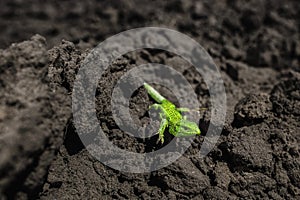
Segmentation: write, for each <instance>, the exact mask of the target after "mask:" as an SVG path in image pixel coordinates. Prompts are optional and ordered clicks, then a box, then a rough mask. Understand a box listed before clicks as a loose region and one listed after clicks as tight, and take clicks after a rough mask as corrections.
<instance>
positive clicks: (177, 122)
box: [144, 83, 201, 143]
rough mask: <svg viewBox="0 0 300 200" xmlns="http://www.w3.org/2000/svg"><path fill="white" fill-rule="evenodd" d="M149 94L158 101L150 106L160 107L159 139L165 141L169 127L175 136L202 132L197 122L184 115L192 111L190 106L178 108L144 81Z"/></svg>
mask: <svg viewBox="0 0 300 200" xmlns="http://www.w3.org/2000/svg"><path fill="white" fill-rule="evenodd" d="M144 87H145V88H146V90H147V92H148V94H149V95H150V96H151V97H152V98H153V99H154V100H155V101H156V102H157V103H155V104H153V105H151V106H150V108H154V109H156V110H158V109H160V113H159V115H160V118H161V123H160V127H159V130H158V134H159V139H158V141H160V142H161V143H164V131H165V129H166V128H167V127H169V132H170V133H171V134H172V135H174V136H175V137H184V136H190V135H199V134H200V133H201V131H200V129H199V127H198V125H197V124H196V123H195V122H192V121H188V120H187V119H186V116H182V112H189V111H191V110H190V109H188V108H176V106H175V105H174V104H173V103H171V102H170V101H168V100H167V99H166V98H165V97H163V96H161V95H160V94H159V93H158V92H157V91H156V90H155V89H154V88H153V87H151V86H150V85H149V84H147V83H144Z"/></svg>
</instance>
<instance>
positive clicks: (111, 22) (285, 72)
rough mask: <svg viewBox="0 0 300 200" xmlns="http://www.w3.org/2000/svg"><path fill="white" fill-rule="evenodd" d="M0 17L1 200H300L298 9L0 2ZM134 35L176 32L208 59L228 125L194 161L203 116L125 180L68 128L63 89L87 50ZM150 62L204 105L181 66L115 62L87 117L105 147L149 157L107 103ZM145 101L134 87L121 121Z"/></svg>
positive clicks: (202, 89) (127, 58) (234, 1)
mask: <svg viewBox="0 0 300 200" xmlns="http://www.w3.org/2000/svg"><path fill="white" fill-rule="evenodd" d="M0 16H1V18H0V19H1V20H0V27H1V28H0V35H1V40H0V48H1V49H0V91H1V92H0V100H1V101H0V199H112V198H113V199H140V198H141V199H158V198H160V199H260V198H264V199H300V159H299V156H300V150H299V143H300V123H299V122H300V67H299V62H300V40H299V39H300V35H299V29H300V21H299V19H300V4H299V2H298V1H296V0H295V1H292V0H289V1H277V0H274V1H272V0H265V1H263V0H256V1H254V0H251V1H246V0H245V1H243V0H241V1H239V0H227V1H225V0H220V1H219V0H210V1H208V0H205V1H193V0H187V1H186V0H171V1H139V0H129V1H114V0H113V1H97V0H86V1H50V0H49V1H34V0H28V1H25V0H11V1H5V0H3V1H0ZM144 26H158V27H166V28H171V29H175V30H178V31H180V32H182V33H184V34H187V35H189V36H191V37H192V38H194V39H195V40H196V41H197V42H199V43H200V44H201V45H202V46H203V47H204V48H205V49H206V50H207V51H208V53H209V54H210V55H211V57H212V58H213V60H214V62H215V63H216V64H217V66H218V67H219V70H220V72H221V75H222V78H223V80H224V84H225V89H226V94H227V116H226V123H225V126H224V129H223V131H222V134H221V137H220V138H219V140H218V143H217V144H216V146H215V148H214V149H213V151H212V152H210V154H209V155H208V156H206V157H205V159H200V158H199V156H198V154H197V153H198V152H199V149H200V147H201V143H202V141H203V139H204V137H205V131H207V128H208V125H209V122H210V115H209V111H206V112H204V115H203V117H202V118H201V120H200V121H199V126H200V128H201V130H202V132H203V134H202V135H200V136H199V137H197V138H196V139H195V141H194V142H193V144H192V146H191V147H190V148H189V149H188V150H187V152H186V153H185V154H184V155H183V156H182V157H181V158H180V159H178V160H177V161H176V162H174V163H173V164H171V165H169V166H167V167H165V168H163V169H160V170H158V171H155V172H151V173H144V174H130V173H122V172H119V171H116V170H114V169H111V168H109V167H107V166H105V165H103V164H102V163H100V162H99V161H97V160H96V159H95V158H93V157H92V156H91V155H90V154H89V153H88V151H87V150H86V148H85V147H84V146H83V144H82V143H81V141H80V139H79V136H78V135H77V133H76V130H75V128H74V126H73V124H72V113H71V92H72V89H73V83H74V80H75V75H76V72H77V71H78V69H79V67H80V64H81V62H82V61H83V60H84V58H85V57H86V56H87V54H88V52H89V51H90V50H91V49H92V48H93V47H94V46H96V45H97V44H98V43H100V42H101V41H103V40H104V39H105V38H107V37H109V36H112V35H114V34H117V33H119V32H120V31H124V30H127V29H131V28H136V27H144ZM149 62H158V63H161V64H166V65H169V66H172V67H174V68H175V69H176V70H177V71H178V72H180V73H182V74H183V75H184V76H185V78H186V79H187V80H188V81H189V82H190V84H191V86H192V87H193V89H194V90H195V93H196V94H197V95H198V99H199V102H200V103H201V105H203V107H208V108H209V92H208V91H207V87H206V85H205V83H204V81H203V78H202V77H201V76H200V75H198V74H197V73H196V72H195V69H194V68H192V66H190V65H189V64H187V63H186V62H185V61H184V60H182V59H181V58H180V57H178V56H175V55H173V54H170V53H168V52H164V51H153V50H147V49H145V50H141V51H137V52H133V53H130V54H126V55H124V56H123V57H122V58H120V59H118V60H117V61H115V62H114V63H113V64H112V65H111V66H110V69H109V70H108V71H106V72H105V76H104V77H105V78H104V79H102V80H100V81H99V86H100V87H99V88H101V89H99V88H98V91H97V92H96V105H97V106H96V111H97V117H98V119H99V121H101V127H102V128H103V129H104V130H105V132H106V133H107V135H108V137H109V139H110V140H111V141H113V142H114V144H115V145H117V146H119V147H120V148H123V149H128V150H130V151H134V152H141V153H142V152H150V151H154V150H156V149H157V148H159V147H160V146H158V145H157V144H156V140H157V137H156V136H154V137H152V138H150V139H148V140H145V141H140V140H138V139H136V138H134V137H130V136H128V135H127V134H125V133H123V132H122V131H121V130H120V129H118V126H117V125H116V124H115V122H114V120H113V118H112V116H111V109H110V94H111V91H112V89H113V86H114V84H115V83H116V82H117V80H118V79H119V78H120V77H121V76H122V75H123V74H124V73H125V72H126V71H128V70H129V69H132V68H133V67H136V66H138V65H140V64H143V63H149ZM157 89H158V90H159V91H161V92H163V93H164V94H166V95H167V96H168V98H170V99H172V94H168V92H166V88H163V87H159V86H158V87H157ZM151 103H153V101H152V100H151V99H149V97H148V95H147V94H146V91H145V90H143V89H139V90H138V91H137V92H136V93H134V94H133V96H132V98H131V102H130V109H131V114H132V117H133V118H135V119H137V121H140V122H141V123H144V122H146V121H147V120H148V116H147V108H148V106H149V105H150V104H151ZM169 137H171V136H169Z"/></svg>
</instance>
